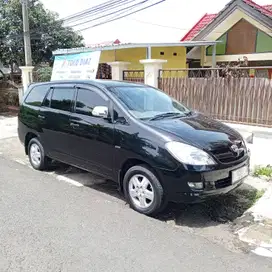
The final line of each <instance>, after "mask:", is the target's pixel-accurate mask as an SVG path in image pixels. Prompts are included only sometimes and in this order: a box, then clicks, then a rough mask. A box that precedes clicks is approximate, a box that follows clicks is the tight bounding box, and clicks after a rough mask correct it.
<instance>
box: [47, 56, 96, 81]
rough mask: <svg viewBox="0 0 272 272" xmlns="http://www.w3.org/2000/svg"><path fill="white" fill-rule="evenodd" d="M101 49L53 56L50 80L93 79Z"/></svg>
mask: <svg viewBox="0 0 272 272" xmlns="http://www.w3.org/2000/svg"><path fill="white" fill-rule="evenodd" d="M100 55H101V51H94V52H86V53H78V54H71V55H70V54H69V55H61V56H55V60H54V66H53V72H52V76H51V80H69V79H71V80H73V79H74V80H76V79H95V78H96V74H97V69H98V65H99V59H100Z"/></svg>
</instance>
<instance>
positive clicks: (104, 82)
mask: <svg viewBox="0 0 272 272" xmlns="http://www.w3.org/2000/svg"><path fill="white" fill-rule="evenodd" d="M47 84H48V85H54V84H90V85H93V86H96V87H105V88H112V87H143V86H145V85H144V84H141V83H135V82H129V81H118V80H109V79H95V80H57V81H48V82H39V83H32V84H31V85H30V86H29V87H31V88H33V87H34V86H40V85H47Z"/></svg>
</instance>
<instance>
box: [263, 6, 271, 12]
mask: <svg viewBox="0 0 272 272" xmlns="http://www.w3.org/2000/svg"><path fill="white" fill-rule="evenodd" d="M263 8H265V9H267V10H269V11H271V12H272V5H265V6H263Z"/></svg>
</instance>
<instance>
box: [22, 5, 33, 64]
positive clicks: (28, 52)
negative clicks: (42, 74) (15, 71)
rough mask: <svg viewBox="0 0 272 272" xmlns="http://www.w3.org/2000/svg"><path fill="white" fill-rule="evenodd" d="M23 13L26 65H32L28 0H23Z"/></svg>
mask: <svg viewBox="0 0 272 272" xmlns="http://www.w3.org/2000/svg"><path fill="white" fill-rule="evenodd" d="M21 3H22V13H23V31H24V48H25V66H32V57H31V43H30V32H29V21H28V0H21Z"/></svg>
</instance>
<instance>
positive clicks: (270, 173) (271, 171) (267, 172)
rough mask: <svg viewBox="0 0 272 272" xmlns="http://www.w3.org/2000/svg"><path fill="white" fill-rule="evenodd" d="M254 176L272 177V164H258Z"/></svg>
mask: <svg viewBox="0 0 272 272" xmlns="http://www.w3.org/2000/svg"><path fill="white" fill-rule="evenodd" d="M254 176H256V177H260V176H265V177H269V178H272V166H271V165H267V166H266V167H261V166H258V167H257V168H256V169H255V171H254Z"/></svg>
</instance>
